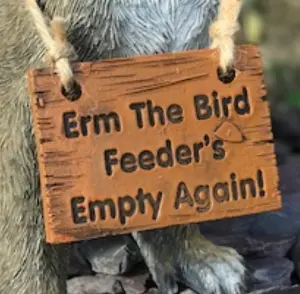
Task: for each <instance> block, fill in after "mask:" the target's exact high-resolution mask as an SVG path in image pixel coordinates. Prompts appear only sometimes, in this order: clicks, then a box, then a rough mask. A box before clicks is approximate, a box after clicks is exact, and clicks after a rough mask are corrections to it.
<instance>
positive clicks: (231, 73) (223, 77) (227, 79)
mask: <svg viewBox="0 0 300 294" xmlns="http://www.w3.org/2000/svg"><path fill="white" fill-rule="evenodd" d="M235 75H236V72H235V70H234V69H233V68H231V69H228V70H227V72H226V73H224V72H223V71H222V69H221V68H220V67H219V68H218V78H219V80H220V81H221V82H222V83H224V84H230V83H231V82H232V81H233V80H234V79H235Z"/></svg>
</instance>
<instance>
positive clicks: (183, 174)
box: [29, 46, 281, 243]
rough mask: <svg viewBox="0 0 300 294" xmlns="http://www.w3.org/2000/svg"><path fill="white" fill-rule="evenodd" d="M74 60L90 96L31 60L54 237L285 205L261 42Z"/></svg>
mask: <svg viewBox="0 0 300 294" xmlns="http://www.w3.org/2000/svg"><path fill="white" fill-rule="evenodd" d="M218 64H219V60H218V54H217V51H216V50H211V49H205V50H200V51H189V52H181V53H167V54H160V55H155V56H138V57H134V58H124V59H110V60H104V61H96V62H85V63H78V64H75V65H74V73H75V77H76V80H77V81H78V83H79V85H80V87H81V96H80V97H79V99H77V100H75V101H69V100H68V99H66V97H64V92H63V91H62V89H61V87H60V82H59V77H58V76H56V75H54V74H53V73H52V71H51V70H50V69H39V70H34V71H30V73H29V88H30V93H31V103H32V108H33V117H34V118H33V122H34V131H35V136H36V142H37V149H38V161H39V169H40V179H41V191H42V200H43V210H44V221H45V230H46V237H47V242H50V243H64V242H71V241H78V240H83V239H90V238H95V237H100V236H106V235H115V234H122V233H128V232H132V231H142V230H150V229H155V228H163V227H167V226H171V225H179V224H186V223H192V222H202V221H207V220H214V219H221V218H228V217H234V216H241V215H247V214H253V213H259V212H264V211H271V210H277V209H279V208H280V207H281V197H280V192H279V190H278V172H277V167H276V158H275V154H274V145H273V142H272V140H273V135H272V132H271V123H270V113H269V108H268V102H267V101H266V89H265V86H264V83H263V69H262V63H261V59H260V53H259V51H258V49H257V48H256V47H254V46H240V47H238V48H237V53H236V64H235V71H234V72H231V76H229V77H227V78H222V77H221V76H220V75H219V72H218Z"/></svg>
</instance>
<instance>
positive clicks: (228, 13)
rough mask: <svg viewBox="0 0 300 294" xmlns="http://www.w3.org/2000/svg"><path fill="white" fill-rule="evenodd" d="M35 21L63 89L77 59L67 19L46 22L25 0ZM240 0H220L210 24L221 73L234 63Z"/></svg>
mask: <svg viewBox="0 0 300 294" xmlns="http://www.w3.org/2000/svg"><path fill="white" fill-rule="evenodd" d="M26 1H27V7H28V9H29V11H30V12H31V15H32V17H33V20H34V24H35V26H36V28H37V30H38V33H39V35H40V37H41V39H42V40H43V42H44V45H45V47H46V49H47V51H48V54H47V56H46V57H47V58H46V61H47V62H48V63H51V65H52V66H53V67H55V68H56V71H57V73H58V75H59V77H60V80H61V83H62V85H63V86H64V88H65V90H66V91H69V90H70V88H71V86H72V85H73V82H74V73H73V71H72V67H71V60H74V59H76V57H77V56H76V53H75V50H74V48H73V47H72V45H71V44H70V43H68V41H67V36H66V28H65V27H66V22H65V20H64V18H62V17H54V18H53V19H52V21H51V22H50V25H48V23H47V21H46V19H45V17H44V15H43V13H42V11H41V9H40V7H39V6H38V4H37V2H36V0H26ZM241 6H242V1H241V0H220V5H219V11H218V15H217V17H216V19H215V20H214V22H213V23H212V24H211V26H210V28H209V35H210V38H211V41H212V42H211V45H210V48H211V49H218V50H219V53H220V68H221V69H222V71H223V72H224V73H226V72H227V70H228V68H230V67H232V65H233V63H234V48H235V43H234V35H235V33H236V32H237V31H238V30H239V28H240V26H239V23H238V17H239V13H240V10H241Z"/></svg>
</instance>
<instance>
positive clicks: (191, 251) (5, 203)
mask: <svg viewBox="0 0 300 294" xmlns="http://www.w3.org/2000/svg"><path fill="white" fill-rule="evenodd" d="M37 3H38V5H39V7H40V9H41V10H42V12H43V14H44V15H45V17H46V18H49V19H51V18H53V17H54V16H61V17H64V18H65V19H66V20H67V36H68V41H69V42H70V43H71V44H72V45H73V46H74V48H75V51H76V54H77V56H78V61H91V60H101V59H106V58H116V57H129V56H134V55H149V54H156V53H163V52H173V51H183V50H189V49H199V48H205V47H208V45H209V34H208V29H209V25H210V23H211V22H212V20H213V19H214V17H215V16H216V13H217V11H218V5H219V3H218V0H39V1H38V0H37ZM0 19H1V21H0V40H1V45H0V111H1V119H0V147H1V151H0V236H1V238H0V273H1V275H0V293H1V294H65V293H66V273H65V269H64V262H63V261H62V259H61V256H63V255H64V246H57V245H56V246H52V245H50V244H46V242H45V235H44V227H43V215H42V210H41V197H40V187H39V173H38V165H37V157H36V146H35V138H34V134H33V129H32V113H31V107H30V102H29V96H28V89H27V77H26V72H27V70H28V69H29V67H40V66H45V63H44V58H43V57H44V55H45V53H46V52H45V51H46V49H45V46H44V45H43V42H42V41H41V38H40V35H39V34H38V32H37V27H36V26H35V24H34V22H33V19H32V17H31V14H30V13H29V11H28V9H27V6H26V0H21V1H17V0H0ZM132 236H133V238H134V240H135V241H136V243H137V245H138V246H139V248H140V250H141V253H142V255H143V258H144V260H145V262H146V264H147V266H148V268H149V270H150V272H151V274H152V276H153V279H154V281H155V282H156V284H157V286H158V289H159V291H160V293H162V294H174V293H177V291H178V285H177V284H178V282H182V283H184V284H186V285H187V286H188V287H189V288H191V289H193V290H194V291H195V292H197V293H202V294H221V293H222V294H240V293H243V291H244V290H243V289H244V287H243V285H244V282H243V281H244V276H245V268H244V265H243V260H242V258H241V257H240V256H239V255H238V253H237V252H236V251H235V250H233V249H231V248H225V247H218V246H216V245H214V244H212V243H211V242H210V241H208V240H206V239H205V238H204V237H203V236H202V235H201V233H200V231H199V226H198V225H197V224H189V225H182V226H174V227H169V228H166V229H158V230H153V231H147V232H135V233H133V234H132ZM60 252H62V253H63V254H60Z"/></svg>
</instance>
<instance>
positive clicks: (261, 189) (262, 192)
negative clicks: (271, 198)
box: [257, 169, 266, 197]
mask: <svg viewBox="0 0 300 294" xmlns="http://www.w3.org/2000/svg"><path fill="white" fill-rule="evenodd" d="M257 183H258V188H259V196H260V197H264V196H265V195H266V192H265V190H264V178H263V173H262V171H261V170H260V169H259V170H258V171H257Z"/></svg>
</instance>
